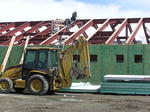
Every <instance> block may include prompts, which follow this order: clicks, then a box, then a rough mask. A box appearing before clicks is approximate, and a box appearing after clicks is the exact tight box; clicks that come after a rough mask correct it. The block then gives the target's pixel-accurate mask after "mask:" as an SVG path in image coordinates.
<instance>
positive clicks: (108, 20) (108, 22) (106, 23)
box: [86, 19, 110, 40]
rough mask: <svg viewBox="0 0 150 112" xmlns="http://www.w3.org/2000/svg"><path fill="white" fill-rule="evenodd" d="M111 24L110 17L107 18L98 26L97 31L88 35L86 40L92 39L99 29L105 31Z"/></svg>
mask: <svg viewBox="0 0 150 112" xmlns="http://www.w3.org/2000/svg"><path fill="white" fill-rule="evenodd" d="M109 24H110V19H107V20H106V21H105V22H104V23H103V24H102V26H101V27H99V28H97V30H96V31H95V33H94V34H93V35H92V36H90V37H88V38H87V39H86V40H89V39H91V38H92V37H93V36H94V35H95V34H96V33H97V32H98V31H103V30H104V29H105V28H106V27H107V26H108V25H109Z"/></svg>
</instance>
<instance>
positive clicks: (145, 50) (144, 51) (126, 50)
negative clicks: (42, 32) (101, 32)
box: [0, 45, 150, 84]
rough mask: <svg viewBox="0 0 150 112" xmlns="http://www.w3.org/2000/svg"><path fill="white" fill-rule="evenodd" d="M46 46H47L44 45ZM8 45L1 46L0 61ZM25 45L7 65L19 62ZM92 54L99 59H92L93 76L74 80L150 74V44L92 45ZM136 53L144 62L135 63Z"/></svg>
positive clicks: (14, 48) (15, 48)
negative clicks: (114, 75)
mask: <svg viewBox="0 0 150 112" xmlns="http://www.w3.org/2000/svg"><path fill="white" fill-rule="evenodd" d="M42 47H45V46H42ZM6 50H7V47H5V46H1V47H0V63H2V59H3V57H4V54H5V52H6ZM22 50H23V47H22V46H14V47H13V49H12V52H11V55H10V58H9V60H8V63H7V67H9V66H13V65H16V64H19V61H20V58H21V54H22ZM90 55H96V56H97V60H96V61H91V63H90V64H91V68H90V69H91V73H92V77H91V78H90V79H87V80H75V79H74V80H73V81H74V82H81V81H82V82H90V83H92V84H99V83H100V81H102V79H103V76H104V75H106V74H120V75H124V74H133V75H138V74H139V75H142V74H146V75H149V74H150V69H149V67H150V46H149V45H128V46H127V45H91V46H90ZM116 55H123V57H124V60H123V62H117V60H116ZM134 55H142V59H143V60H142V63H135V60H134Z"/></svg>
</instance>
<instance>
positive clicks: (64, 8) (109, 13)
mask: <svg viewBox="0 0 150 112" xmlns="http://www.w3.org/2000/svg"><path fill="white" fill-rule="evenodd" d="M127 1H128V0H127ZM132 1H134V0H132ZM144 1H148V0H144ZM75 10H76V11H77V12H78V17H79V18H80V19H86V18H117V17H123V18H126V17H148V16H150V11H147V12H146V11H142V10H134V9H132V10H125V9H122V6H119V5H115V4H108V5H102V4H89V3H84V2H79V1H76V0H62V1H54V0H4V1H2V2H1V3H0V14H1V16H0V21H25V20H27V21H34V20H35V21H36V20H50V19H56V18H60V19H65V18H70V17H71V14H72V12H73V11H75Z"/></svg>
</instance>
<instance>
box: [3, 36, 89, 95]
mask: <svg viewBox="0 0 150 112" xmlns="http://www.w3.org/2000/svg"><path fill="white" fill-rule="evenodd" d="M76 51H79V55H80V66H79V67H77V66H74V64H73V54H74V53H75V52H76ZM89 63H90V60H89V50H88V43H87V41H86V40H85V39H84V38H79V40H78V41H76V43H74V44H73V45H70V46H69V47H67V48H66V49H63V50H60V49H57V48H48V47H47V48H41V47H36V48H27V49H26V53H25V56H24V61H23V64H22V65H17V66H12V67H9V68H8V69H6V70H5V71H4V72H3V73H2V75H1V76H0V92H3V93H8V92H11V91H12V90H13V89H14V90H15V91H16V92H22V91H24V89H27V90H28V91H29V93H30V94H34V95H44V94H46V93H47V92H48V91H55V90H58V89H62V88H65V87H70V86H71V83H72V74H73V75H75V76H76V77H77V78H78V79H82V78H87V77H90V76H91V74H90V64H89Z"/></svg>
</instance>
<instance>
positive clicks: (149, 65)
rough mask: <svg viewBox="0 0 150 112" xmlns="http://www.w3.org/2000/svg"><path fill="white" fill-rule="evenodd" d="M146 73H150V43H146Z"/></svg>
mask: <svg viewBox="0 0 150 112" xmlns="http://www.w3.org/2000/svg"><path fill="white" fill-rule="evenodd" d="M144 75H150V45H144Z"/></svg>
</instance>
